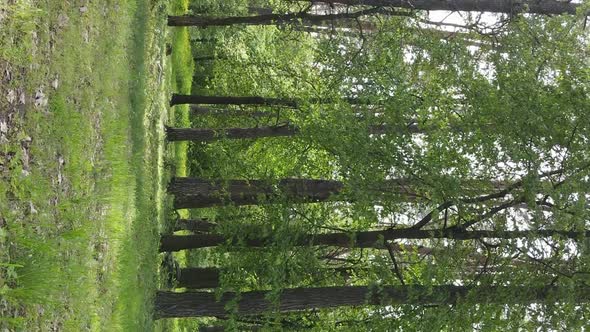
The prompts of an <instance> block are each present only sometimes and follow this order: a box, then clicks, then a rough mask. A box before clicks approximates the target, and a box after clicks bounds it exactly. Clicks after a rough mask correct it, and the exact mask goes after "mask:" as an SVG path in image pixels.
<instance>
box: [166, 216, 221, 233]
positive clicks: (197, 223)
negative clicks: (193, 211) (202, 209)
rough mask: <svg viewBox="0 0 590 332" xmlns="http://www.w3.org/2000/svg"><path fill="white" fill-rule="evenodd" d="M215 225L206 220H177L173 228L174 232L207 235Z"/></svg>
mask: <svg viewBox="0 0 590 332" xmlns="http://www.w3.org/2000/svg"><path fill="white" fill-rule="evenodd" d="M216 226H217V225H216V224H214V223H212V222H210V221H208V220H207V219H178V220H177V221H176V225H175V227H174V230H175V231H180V230H186V231H191V232H195V233H209V232H211V231H213V230H214V229H215V227H216Z"/></svg>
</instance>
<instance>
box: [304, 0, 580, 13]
mask: <svg viewBox="0 0 590 332" xmlns="http://www.w3.org/2000/svg"><path fill="white" fill-rule="evenodd" d="M311 3H314V4H315V3H331V4H342V5H346V6H380V7H399V8H407V9H412V10H416V9H418V10H448V11H478V12H495V13H506V14H516V13H521V12H524V13H533V14H543V15H553V14H575V13H576V9H577V8H578V7H579V4H576V3H572V2H563V1H555V0H541V1H536V0H522V1H510V0H452V1H436V0H417V1H412V2H407V1H403V0H311Z"/></svg>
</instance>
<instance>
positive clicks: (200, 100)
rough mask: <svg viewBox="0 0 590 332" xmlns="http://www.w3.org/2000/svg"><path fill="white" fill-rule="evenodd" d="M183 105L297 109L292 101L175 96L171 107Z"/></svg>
mask: <svg viewBox="0 0 590 332" xmlns="http://www.w3.org/2000/svg"><path fill="white" fill-rule="evenodd" d="M181 104H217V105H265V106H287V107H293V108H296V107H297V103H296V102H295V101H294V100H292V99H281V98H264V97H256V96H252V97H230V96H201V95H179V94H173V95H172V99H170V106H174V105H181Z"/></svg>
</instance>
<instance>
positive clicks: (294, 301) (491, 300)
mask: <svg viewBox="0 0 590 332" xmlns="http://www.w3.org/2000/svg"><path fill="white" fill-rule="evenodd" d="M268 295H269V291H250V292H243V293H241V294H240V296H239V299H238V304H237V309H236V312H237V313H238V314H240V315H257V314H262V313H265V312H267V311H269V310H273V309H275V308H276V310H278V311H280V312H291V311H300V310H311V309H321V308H335V307H341V306H363V305H387V304H396V305H442V306H452V305H457V304H458V303H461V302H463V301H465V302H467V301H469V302H470V303H474V304H475V303H476V304H506V305H518V304H530V303H545V302H546V303H559V302H565V303H586V302H588V301H590V288H588V287H578V288H576V289H575V290H573V289H571V288H569V287H559V286H500V285H498V286H495V285H494V286H455V285H440V286H418V285H407V286H382V287H380V288H378V289H377V288H371V287H367V286H347V287H318V288H292V289H285V290H283V292H282V293H281V294H280V296H279V300H278V303H277V304H276V306H275V304H274V303H273V302H271V301H269V300H268ZM235 298H236V294H235V293H225V294H224V295H223V296H222V298H221V301H217V299H216V295H215V294H214V293H208V292H185V293H176V292H167V291H159V292H158V293H157V294H156V311H155V315H156V318H170V317H202V316H216V317H224V316H226V315H227V312H226V309H225V308H226V306H227V305H228V304H229V303H230V302H231V301H233V300H234V299H235Z"/></svg>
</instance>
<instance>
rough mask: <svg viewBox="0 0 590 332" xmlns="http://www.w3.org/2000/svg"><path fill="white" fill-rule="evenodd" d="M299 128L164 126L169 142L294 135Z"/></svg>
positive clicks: (284, 126)
mask: <svg viewBox="0 0 590 332" xmlns="http://www.w3.org/2000/svg"><path fill="white" fill-rule="evenodd" d="M298 133H299V128H297V127H295V126H291V125H282V126H266V127H254V128H224V129H201V128H171V127H167V128H166V139H167V140H168V141H170V142H176V141H196V142H211V141H217V140H221V139H224V138H225V139H248V138H263V137H284V136H295V135H296V134H298Z"/></svg>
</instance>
